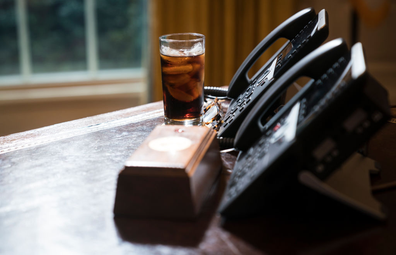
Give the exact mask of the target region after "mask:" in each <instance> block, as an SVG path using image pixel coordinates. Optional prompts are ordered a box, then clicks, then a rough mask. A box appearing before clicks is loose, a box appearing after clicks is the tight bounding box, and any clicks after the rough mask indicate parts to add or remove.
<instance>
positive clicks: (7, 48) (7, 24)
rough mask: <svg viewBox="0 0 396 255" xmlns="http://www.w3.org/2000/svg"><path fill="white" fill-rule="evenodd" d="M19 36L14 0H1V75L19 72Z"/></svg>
mask: <svg viewBox="0 0 396 255" xmlns="http://www.w3.org/2000/svg"><path fill="white" fill-rule="evenodd" d="M18 58H19V53H18V36H17V25H16V11H15V1H14V0H0V75H9V74H18V73H19V72H20V71H19V59H18Z"/></svg>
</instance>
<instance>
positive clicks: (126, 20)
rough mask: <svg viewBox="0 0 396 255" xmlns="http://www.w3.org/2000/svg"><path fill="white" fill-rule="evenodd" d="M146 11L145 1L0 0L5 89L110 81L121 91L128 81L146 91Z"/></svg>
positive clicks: (1, 83) (0, 79) (0, 73)
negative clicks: (123, 83) (121, 87)
mask: <svg viewBox="0 0 396 255" xmlns="http://www.w3.org/2000/svg"><path fill="white" fill-rule="evenodd" d="M146 10H147V6H146V1H145V0H117V1H112V0H96V1H95V0H67V1H64V0H0V45H1V47H0V89H1V88H3V89H4V87H7V88H12V87H13V86H15V85H18V87H20V86H26V87H27V88H29V87H32V85H36V86H43V85H44V86H50V87H56V86H57V84H58V85H59V84H61V85H62V86H66V85H70V84H72V85H73V86H75V85H76V84H77V85H78V84H79V83H81V82H83V84H84V85H87V84H89V82H90V81H91V82H92V84H96V83H98V81H100V82H99V83H100V84H102V85H103V84H105V83H106V82H105V81H106V80H107V81H110V82H111V83H114V82H115V83H117V84H118V93H119V92H120V90H119V89H120V86H121V85H120V84H122V80H125V81H126V83H128V84H127V85H126V83H125V86H124V87H125V89H129V90H131V89H132V90H133V91H145V90H146V86H145V85H144V86H143V85H142V84H144V82H143V81H144V80H145V74H146V70H145V68H144V63H145V60H144V59H145V52H146V49H145V45H147V43H146V40H147V39H146V34H147V26H146V24H147V22H146V19H147V11H146ZM131 83H134V86H135V88H131V86H130V85H131ZM139 86H141V88H140V90H139V89H138V90H136V87H139ZM142 86H143V87H142ZM62 93H64V90H63V92H62ZM100 93H102V92H100ZM3 94H4V93H3ZM25 94H26V93H25ZM13 95H15V94H13ZM1 99H2V98H1V97H0V100H1ZM3 99H4V98H3Z"/></svg>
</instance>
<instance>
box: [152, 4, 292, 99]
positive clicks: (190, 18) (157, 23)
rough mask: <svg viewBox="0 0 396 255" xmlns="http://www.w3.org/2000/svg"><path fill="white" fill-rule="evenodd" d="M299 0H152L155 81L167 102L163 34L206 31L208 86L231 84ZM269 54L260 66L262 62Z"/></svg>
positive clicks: (156, 91) (159, 94) (154, 93)
mask: <svg viewBox="0 0 396 255" xmlns="http://www.w3.org/2000/svg"><path fill="white" fill-rule="evenodd" d="M294 2H295V0H276V1H275V0H151V1H150V13H149V15H150V37H151V45H150V48H151V49H150V53H151V54H150V56H151V66H150V72H149V75H150V83H151V88H152V100H153V101H158V100H162V86H161V70H160V58H159V39H158V37H159V36H161V35H163V34H169V33H182V32H197V33H201V34H204V35H205V38H206V49H205V51H206V52H205V65H206V66H205V86H224V85H228V84H229V82H230V81H231V79H232V77H233V75H234V73H235V72H236V70H237V69H238V67H239V66H240V65H241V64H242V62H243V61H244V60H245V58H246V57H247V56H248V55H249V53H250V51H252V50H253V49H254V47H255V46H256V45H257V44H258V43H259V42H260V41H261V40H262V39H264V37H265V36H266V35H267V34H268V33H269V32H271V30H272V29H274V28H275V27H276V26H278V25H279V24H280V23H282V22H283V21H284V20H286V19H287V18H288V17H290V16H291V15H293V14H294V13H295V12H296V11H297V10H296V9H295V5H294ZM273 53H274V52H270V53H267V52H266V53H265V54H267V55H268V56H263V58H261V59H260V60H259V62H258V64H257V66H262V65H263V64H264V63H265V61H264V59H265V58H267V59H268V58H269V56H271V55H272V54H273Z"/></svg>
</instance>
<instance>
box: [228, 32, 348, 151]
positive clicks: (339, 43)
mask: <svg viewBox="0 0 396 255" xmlns="http://www.w3.org/2000/svg"><path fill="white" fill-rule="evenodd" d="M347 52H348V47H347V45H346V42H345V41H344V40H343V39H336V40H332V41H330V42H328V43H326V44H324V45H323V46H321V47H320V48H318V49H317V50H315V51H314V52H312V53H311V54H310V55H309V58H308V57H306V58H304V59H302V60H301V61H300V62H299V63H298V64H297V65H294V66H293V67H292V68H290V70H289V72H287V75H283V76H282V77H280V78H279V79H278V80H277V81H276V82H275V83H274V85H272V86H271V88H269V89H268V90H267V91H266V93H265V94H264V95H263V96H262V97H261V98H260V100H259V101H258V102H257V103H256V105H255V106H254V107H253V109H252V110H251V111H250V113H249V114H248V116H247V117H246V118H245V121H244V122H243V123H242V124H241V126H240V128H239V131H238V132H237V134H236V136H235V140H234V147H235V148H237V149H238V150H242V151H244V150H246V149H248V148H249V147H250V146H251V144H252V143H253V142H254V141H255V139H257V137H256V136H257V134H259V133H262V132H266V131H267V129H268V126H270V125H271V124H272V123H273V122H274V121H275V120H272V121H271V120H270V121H268V123H266V119H267V116H268V114H269V111H270V110H269V109H271V108H272V107H271V105H272V104H274V103H276V100H277V98H278V96H279V95H280V94H282V93H284V92H285V91H286V90H287V88H288V87H289V85H290V84H292V83H293V82H294V81H295V80H297V79H298V78H299V77H302V76H307V77H310V78H312V79H314V80H318V79H320V78H321V76H322V75H324V73H325V72H326V71H327V69H328V68H329V64H333V63H335V62H336V61H337V60H338V59H339V58H340V57H342V56H343V55H345V54H347ZM312 82H313V81H312V80H311V83H312ZM308 87H309V86H307V85H305V86H304V88H303V89H302V90H301V91H300V92H299V93H300V94H301V93H303V92H304V91H305V90H306V89H308ZM296 98H298V96H297V95H296V96H295V97H294V98H293V99H294V100H296ZM293 99H292V100H293Z"/></svg>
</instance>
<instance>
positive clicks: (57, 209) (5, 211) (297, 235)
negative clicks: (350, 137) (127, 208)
mask: <svg viewBox="0 0 396 255" xmlns="http://www.w3.org/2000/svg"><path fill="white" fill-rule="evenodd" d="M162 123H163V111H162V103H161V102H157V103H151V104H147V105H144V106H139V107H134V108H130V109H126V110H122V111H117V112H112V113H108V114H103V115H98V116H93V117H90V118H85V119H80V120H75V121H70V122H66V123H61V124H57V125H53V126H48V127H45V128H41V129H36V130H31V131H27V132H22V133H17V134H13V135H9V136H4V137H0V197H1V199H0V254H341V253H342V254H396V190H394V189H387V190H382V191H379V192H376V193H375V197H376V198H377V199H378V200H379V201H381V202H382V203H383V204H384V205H385V206H386V207H387V209H388V211H389V218H388V219H387V221H385V222H376V221H373V220H370V219H368V218H366V217H364V216H361V215H358V214H354V213H352V214H348V213H346V214H344V213H342V209H340V210H338V209H337V205H335V206H332V207H331V208H328V209H326V210H327V211H329V212H330V213H329V214H322V212H321V213H317V212H315V211H306V212H305V213H301V212H296V211H297V210H296V209H297V208H289V209H288V210H280V211H279V212H278V213H270V214H267V215H264V216H262V217H258V218H251V219H245V220H239V221H234V222H226V223H225V224H222V220H221V218H220V217H219V215H218V214H217V213H216V209H217V206H218V204H219V201H220V199H221V195H222V192H223V191H224V187H225V184H226V181H227V178H228V177H229V172H230V170H231V169H232V168H233V164H234V161H235V153H232V152H228V153H222V154H221V155H222V159H223V164H224V168H223V171H222V175H221V177H220V179H219V181H218V184H217V185H216V187H214V188H213V192H212V194H211V196H210V197H209V198H208V199H207V201H206V204H205V206H204V209H203V212H202V213H201V215H200V216H199V218H198V219H197V220H196V221H174V220H173V221H172V220H158V219H156V220H154V219H131V218H114V216H113V206H114V198H115V189H116V185H117V175H118V172H119V171H120V170H121V169H122V168H123V163H124V162H125V160H126V159H127V158H128V157H129V156H130V155H131V154H132V153H133V151H134V150H136V149H137V148H138V147H139V145H140V144H141V142H142V141H143V140H144V139H145V138H146V137H147V136H148V135H149V133H150V132H151V130H152V129H153V128H154V127H155V126H156V125H159V124H162ZM395 130H396V124H391V123H389V124H387V126H386V127H385V128H384V129H383V130H381V131H380V132H379V133H378V134H377V135H376V136H375V137H374V138H373V139H372V140H371V141H370V143H369V156H371V157H372V158H373V159H375V160H377V161H378V162H380V163H381V165H382V171H381V173H380V174H379V175H378V176H373V177H372V185H381V184H386V183H389V182H391V181H395V180H396V170H395V169H396V168H395V167H396V157H395V154H396V150H395V146H396V145H395V144H396V132H394V131H395ZM299 209H301V210H299V211H304V208H299ZM337 210H338V211H337ZM333 211H334V212H338V213H335V214H334V217H332V215H333V214H332V212H333ZM339 212H341V213H339ZM335 215H337V216H335Z"/></svg>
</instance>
